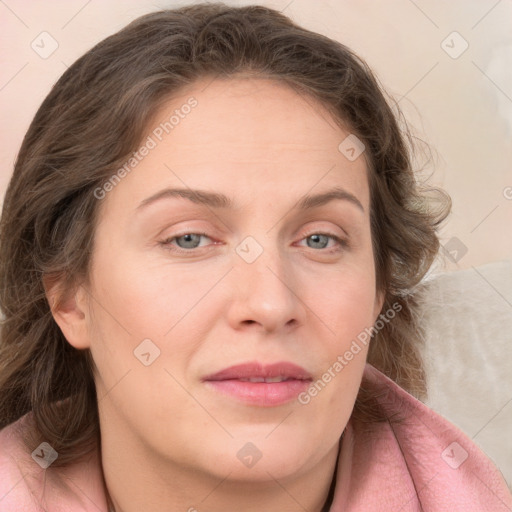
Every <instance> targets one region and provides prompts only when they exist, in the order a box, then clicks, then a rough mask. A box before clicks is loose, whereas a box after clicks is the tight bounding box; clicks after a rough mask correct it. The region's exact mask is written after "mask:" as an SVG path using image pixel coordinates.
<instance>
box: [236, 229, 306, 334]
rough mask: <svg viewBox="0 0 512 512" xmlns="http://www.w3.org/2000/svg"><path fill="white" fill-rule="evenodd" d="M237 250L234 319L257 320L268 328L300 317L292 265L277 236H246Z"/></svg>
mask: <svg viewBox="0 0 512 512" xmlns="http://www.w3.org/2000/svg"><path fill="white" fill-rule="evenodd" d="M260 240H261V242H260ZM235 251H236V253H237V254H236V258H235V269H234V270H235V272H234V275H235V279H236V280H237V283H236V289H237V290H238V293H237V296H236V299H235V301H236V304H234V312H235V313H234V318H232V320H234V321H235V322H236V323H237V324H239V323H240V322H245V323H253V322H256V323H258V324H260V325H262V326H263V327H264V328H265V329H266V330H275V329H278V328H279V327H280V326H284V325H286V324H288V323H291V321H293V320H295V321H297V320H299V317H300V316H301V311H300V307H301V306H300V301H299V300H298V298H297V296H296V294H295V291H294V288H295V286H296V283H294V279H293V267H292V266H291V265H289V264H288V263H287V261H286V254H285V253H284V252H283V251H282V249H281V247H280V246H279V244H278V243H277V240H276V237H273V236H264V235H258V239H256V237H254V236H247V237H246V238H244V239H243V240H242V242H241V243H240V244H239V245H238V246H237V247H236V249H235Z"/></svg>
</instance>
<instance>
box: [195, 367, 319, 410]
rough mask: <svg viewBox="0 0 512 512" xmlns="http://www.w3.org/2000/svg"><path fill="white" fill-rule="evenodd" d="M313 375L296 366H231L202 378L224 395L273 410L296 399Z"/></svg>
mask: <svg viewBox="0 0 512 512" xmlns="http://www.w3.org/2000/svg"><path fill="white" fill-rule="evenodd" d="M311 380H312V379H311V375H310V374H309V373H308V372H307V371H306V370H305V369H304V368H302V367H300V366H297V365H296V364H293V363H288V362H279V363H274V364H270V365H263V364H261V363H258V362H251V363H246V364H240V365H236V366H230V367H229V368H226V369H224V370H222V371H220V372H217V373H215V374H213V375H209V376H207V377H205V378H204V379H203V381H204V382H206V383H207V385H209V386H210V387H212V388H213V389H215V390H216V391H219V392H221V393H223V394H226V395H230V396H232V397H233V398H236V399H238V400H241V401H243V402H246V403H250V404H253V405H259V406H263V407H273V406H277V405H281V404H284V403H286V402H289V401H290V400H293V399H294V398H295V397H296V396H297V395H298V394H299V393H301V392H302V391H305V390H306V389H307V388H308V386H309V385H310V383H311Z"/></svg>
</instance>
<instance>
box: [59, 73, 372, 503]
mask: <svg viewBox="0 0 512 512" xmlns="http://www.w3.org/2000/svg"><path fill="white" fill-rule="evenodd" d="M191 96H194V98H196V99H197V101H198V104H197V106H196V107H195V108H194V109H193V110H192V111H191V112H190V114H188V115H187V116H185V117H184V118H183V119H181V120H180V123H179V124H178V125H177V126H176V127H175V128H174V129H173V130H172V132H171V133H169V134H167V135H165V136H164V138H163V140H162V141H161V142H159V143H158V145H157V147H156V148H154V149H152V150H151V151H150V152H149V154H148V155H147V156H145V158H144V159H143V160H142V161H141V162H140V163H139V164H138V165H137V167H136V168H135V169H134V170H133V171H131V173H129V174H128V175H127V176H126V177H125V178H123V179H122V181H121V182H120V183H119V184H118V185H117V186H116V187H115V188H114V189H113V190H112V191H110V192H109V193H108V194H107V195H106V197H105V198H104V199H102V200H101V204H100V205H98V206H99V207H100V208H101V210H100V217H99V222H98V224H97V227H96V235H95V244H94V248H93V253H92V265H91V274H90V279H89V282H88V284H87V285H86V284H82V285H81V286H79V287H78V288H77V290H76V293H74V295H73V296H72V297H70V298H69V300H67V301H66V302H64V303H63V305H62V307H61V308H60V309H59V310H57V311H54V317H55V319H56V321H57V323H58V324H59V326H60V328H61V329H62V331H63V333H64V335H65V336H66V338H67V340H68V341H69V343H70V344H71V345H73V346H74V347H76V348H79V349H84V348H89V349H90V350H91V352H92V355H93V359H94V361H95V364H96V366H97V374H96V377H95V380H96V385H97V392H98V400H99V412H100V427H101V437H102V449H101V459H102V465H103V471H104V476H105V482H106V487H107V489H108V492H109V494H110V496H111V498H112V500H113V502H114V504H115V507H116V511H118V512H119V511H123V512H135V511H140V510H151V511H153V512H163V511H169V510H183V511H187V510H189V511H192V510H197V511H199V512H201V511H203V510H208V511H209V512H217V511H218V512H220V511H223V512H225V511H233V510H245V511H248V512H251V511H256V510H258V511H261V510H265V511H268V512H272V511H280V512H283V511H290V512H291V511H299V510H300V511H302V510H304V509H307V510H310V511H320V510H321V508H322V505H323V503H324V502H325V499H326V497H327V493H328V490H329V486H330V484H331V480H332V475H333V471H334V468H335V463H336V457H337V451H338V441H339V438H340V436H341V434H342V432H343V430H344V428H345V426H346V424H347V421H348V419H349V417H350V414H351V412H352V408H353V406H354V402H355V398H356V394H357V391H358V388H359V385H360V381H361V378H362V372H363V369H364V365H365V361H366V355H367V349H363V350H362V351H361V352H360V353H359V354H358V355H356V356H355V357H354V359H353V360H352V361H350V363H349V364H348V365H347V366H346V367H345V368H344V369H343V371H341V372H340V373H339V374H337V375H336V377H335V378H333V379H332V380H331V382H329V384H328V385H327V386H326V387H325V388H324V389H323V390H322V391H321V392H320V393H318V395H317V396H316V397H314V398H312V399H311V401H310V402H309V403H308V404H307V405H302V404H301V403H299V402H298V400H293V401H291V402H289V403H286V404H284V405H280V406H276V407H259V406H254V405H247V404H245V403H242V402H240V401H237V400H235V399H234V398H231V397H228V396H225V395H221V394H219V393H218V392H216V391H214V390H212V389H210V388H209V387H208V386H207V385H205V383H204V382H203V381H202V378H203V377H205V376H206V375H208V374H211V373H213V372H216V371H220V370H222V369H224V368H226V367H228V366H231V365H234V364H239V363H243V362H248V361H261V362H263V363H273V362H277V361H291V362H293V363H295V364H298V365H300V366H302V367H304V368H305V369H306V370H307V371H309V372H310V373H311V374H312V376H313V380H317V379H319V378H321V376H322V374H323V373H324V372H325V371H326V369H327V368H329V367H331V366H332V365H333V363H334V362H335V361H336V359H337V357H338V356H339V355H341V354H344V353H345V351H346V350H348V348H349V347H350V344H351V341H352V340H353V339H355V337H356V336H357V334H358V333H360V332H361V331H363V330H364V328H365V327H369V326H371V325H372V324H373V323H374V321H375V319H376V318H377V316H378V314H379V313H380V310H381V307H382V297H381V296H380V294H377V293H376V283H375V269H374V261H373V251H372V240H371V234H370V216H369V212H370V210H369V189H368V181H367V174H366V173H367V168H366V162H365V160H364V157H359V158H357V159H356V160H354V161H352V162H351V161H349V160H348V159H347V158H345V156H344V155H343V154H342V153H341V152H340V151H339V150H338V145H339V144H340V143H341V142H342V141H343V140H344V139H345V137H346V136H347V135H348V134H349V133H350V132H349V131H348V130H347V131H344V130H342V129H341V128H339V126H337V125H336V124H335V122H334V120H333V119H332V118H330V117H329V114H328V113H327V112H326V111H324V109H323V108H322V106H321V105H320V104H318V103H317V102H316V101H315V100H313V99H311V98H307V97H305V96H302V95H298V94H297V93H296V92H294V91H293V90H292V89H290V88H289V87H287V86H286V85H284V84H281V83H278V82H275V81H271V80H267V79H254V78H253V79H248V78H232V79H230V80H227V81H222V80H215V81H213V82H211V80H208V81H200V82H197V83H196V84H195V85H194V86H193V87H190V88H189V89H187V90H186V91H183V92H182V94H180V95H179V96H177V97H175V98H173V100H172V101H169V102H167V103H166V104H165V105H163V107H162V108H161V110H160V111H159V113H158V116H157V118H156V122H154V123H153V124H152V125H151V127H149V128H148V131H147V134H151V130H152V129H153V128H154V127H155V126H156V125H157V124H158V122H160V121H162V120H165V119H169V117H170V116H171V115H172V113H173V111H174V110H175V109H176V108H180V106H181V105H183V104H184V103H186V101H187V99H188V98H190V97H191ZM167 187H169V188H192V189H201V190H207V191H215V192H220V193H223V194H225V195H227V196H228V197H229V198H231V199H232V200H233V201H235V203H237V206H238V208H234V209H231V208H212V207H206V206H202V205H199V204H195V203H193V202H191V201H189V200H187V199H185V198H179V197H174V198H167V199H162V200H160V201H156V202H154V203H152V204H150V205H148V206H147V207H145V208H142V209H139V210H137V207H138V205H139V204H140V203H141V202H142V201H144V200H145V199H147V198H148V197H150V196H152V195H154V194H155V193H157V192H159V191H160V190H162V189H164V188H167ZM333 187H342V188H343V189H345V190H346V191H348V192H349V193H351V194H353V196H355V197H356V198H357V200H358V201H359V202H360V203H361V205H362V207H363V209H360V208H359V207H358V206H357V205H355V204H354V203H352V202H350V201H348V200H333V201H330V202H328V203H327V204H324V205H322V206H320V207H316V208H312V209H309V210H306V211H295V210H294V209H293V207H294V205H295V203H296V202H297V201H298V200H299V198H301V197H302V196H304V195H306V194H316V193H320V192H324V191H326V190H329V189H331V188H333ZM197 232H199V233H202V232H204V233H206V234H207V236H206V237H192V240H190V239H187V238H186V237H185V239H184V238H173V237H179V236H182V235H185V234H186V233H197ZM318 233H327V234H329V235H331V236H338V237H340V238H341V239H345V240H347V243H348V245H346V246H345V245H340V244H339V243H337V242H336V240H335V239H334V238H329V237H319V238H318V237H315V236H311V235H315V234H318ZM248 236H251V237H253V239H255V240H256V241H257V242H258V244H259V245H260V246H261V248H262V250H263V252H262V254H261V255H260V256H259V257H258V258H257V259H256V260H255V261H254V262H253V263H250V264H249V263H247V262H246V261H245V260H244V259H242V258H241V257H240V256H239V254H238V253H237V252H236V250H235V249H236V248H237V246H238V245H239V244H240V243H241V242H242V241H243V240H244V239H245V238H246V237H248ZM166 241H167V242H166ZM178 244H179V245H178ZM191 247H192V249H191ZM180 248H181V249H182V251H183V252H181V253H180V252H178V251H179V249H180ZM186 251H188V252H186ZM185 252H186V253H185ZM50 295H51V292H50ZM147 338H149V339H151V340H152V342H153V343H154V344H155V345H156V346H157V347H158V348H159V350H160V356H159V357H158V358H156V359H155V360H154V362H152V364H150V365H149V366H144V365H143V364H142V363H141V362H140V361H139V360H138V359H137V358H136V357H135V356H134V350H135V349H136V347H137V346H138V345H139V344H140V343H141V341H142V340H144V339H147ZM247 442H251V443H253V444H254V445H255V446H256V447H257V448H258V450H259V451H260V452H261V454H262V457H261V459H260V460H259V461H258V462H257V463H256V464H255V465H254V466H253V467H251V468H249V467H246V466H245V465H244V464H242V463H241V461H240V460H239V458H238V457H237V452H238V451H239V450H240V449H241V448H242V447H243V446H244V445H245V444H246V443H247ZM341 478H343V475H341Z"/></svg>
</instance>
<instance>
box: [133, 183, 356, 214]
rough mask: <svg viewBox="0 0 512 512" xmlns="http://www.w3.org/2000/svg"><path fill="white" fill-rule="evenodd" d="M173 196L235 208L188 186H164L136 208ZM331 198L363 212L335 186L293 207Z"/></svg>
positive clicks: (317, 204) (223, 199)
mask: <svg viewBox="0 0 512 512" xmlns="http://www.w3.org/2000/svg"><path fill="white" fill-rule="evenodd" d="M174 197H181V198H184V199H188V200H189V201H191V202H193V203H196V204H200V205H204V206H209V207H210V208H235V204H234V202H233V201H232V200H231V199H230V198H229V197H227V196H226V195H224V194H221V193H218V192H209V191H206V190H197V189H195V190H194V189H190V188H166V189H163V190H160V191H159V192H157V193H156V194H153V195H152V196H150V197H148V198H146V199H144V200H143V201H142V202H141V203H140V204H139V206H137V209H136V210H137V211H138V210H142V209H144V208H146V207H147V206H149V205H150V204H153V203H155V202H157V201H160V200H162V199H170V198H174ZM333 200H341V201H347V202H349V203H351V204H353V205H355V206H357V208H359V209H360V210H361V211H362V212H364V208H363V205H362V204H361V202H360V201H359V199H357V197H356V196H355V195H353V194H352V193H350V192H349V191H348V190H345V189H343V188H341V187H335V188H333V189H330V190H327V191H325V192H322V193H319V194H314V195H306V196H303V197H301V198H300V199H299V200H298V201H297V203H296V205H295V206H294V209H295V210H308V209H311V208H318V207H320V206H323V205H325V204H327V203H329V202H331V201H333Z"/></svg>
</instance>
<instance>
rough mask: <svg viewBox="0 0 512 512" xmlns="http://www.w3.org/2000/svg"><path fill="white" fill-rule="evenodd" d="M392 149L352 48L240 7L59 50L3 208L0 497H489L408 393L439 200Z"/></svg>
mask: <svg viewBox="0 0 512 512" xmlns="http://www.w3.org/2000/svg"><path fill="white" fill-rule="evenodd" d="M406 142H407V136H406V135H404V134H403V133H402V132H401V131H400V129H399V127H398V123H397V120H396V118H395V117H394V115H393V113H392V111H391V109H390V107H389V106H388V104H387V103H386V100H385V98H384V96H383V93H382V92H381V90H380V89H379V86H378V84H377V82H376V80H375V78H374V77H373V75H372V73H371V71H370V70H369V69H368V67H367V66H366V64H365V63H364V62H362V61H361V60H360V59H359V58H357V57H356V56H355V55H354V54H352V53H351V52H350V50H348V49H347V48H346V47H344V46H343V45H341V44H339V43H337V42H334V41H332V40H329V39H327V38H325V37H323V36H321V35H318V34H315V33H312V32H309V31H307V30H304V29H302V28H300V27H298V26H296V25H295V24H293V23H292V22H291V21H290V20H289V19H287V18H286V17H285V16H283V15H282V14H280V13H279V12H277V11H273V10H271V9H267V8H263V7H259V6H252V7H244V8H232V7H227V6H225V5H222V4H204V5H196V6H194V7H184V8H181V9H176V10H166V11H161V12H156V13H153V14H149V15H146V16H143V17H141V18H139V19H138V20H136V21H134V22H133V23H131V24H130V25H129V26H128V27H126V28H125V29H123V30H121V31H120V32H118V33H117V34H114V35H113V36H111V37H109V38H107V39H106V40H104V41H102V42H101V43H99V44H98V45H97V46H96V47H95V48H93V49H92V50H90V51H89V52H88V53H86V54H85V55H84V56H83V57H82V58H80V59H79V60H78V61H77V62H76V63H75V64H74V65H73V66H71V67H70V68H69V69H68V70H67V71H66V73H65V74H64V75H63V76H62V78H61V79H60V80H59V81H58V82H57V84H56V85H55V86H54V88H53V90H52V91H51V93H50V94H49V95H48V97H47V98H46V100H45V101H44V102H43V104H42V106H41V108H40V109H39V111H38V113H37V114H36V116H35V119H34V121H33V123H32V125H31V126H30V128H29V131H28V133H27V135H26V137H25V140H24V141H23V145H22V148H21V150H20V153H19V156H18V160H17V163H16V167H15V170H14V174H13V177H12V180H11V183H10V186H9V189H8V192H7V195H6V198H5V203H4V209H3V214H2V227H1V249H0V254H1V256H0V258H1V283H2V288H1V306H2V310H3V312H4V315H5V320H4V323H3V326H2V338H1V357H0V361H1V363H0V364H1V367H0V410H1V411H2V418H1V422H0V427H3V430H2V431H1V433H0V444H1V446H2V455H1V458H0V472H1V478H0V482H1V483H0V510H1V511H6V510H30V511H32V510H34V511H35V510H48V511H57V510H66V511H82V510H91V511H92V510H96V511H97V510H101V511H109V510H115V511H116V512H121V511H122V512H131V511H141V510H142V511H146V510H147V511H152V512H153V511H154V512H158V511H164V510H165V511H169V510H172V511H179V510H183V511H187V510H188V511H189V512H192V511H196V510H197V511H203V510H208V511H231V510H245V511H253V510H265V511H274V510H275V511H277V510H279V511H298V510H308V511H315V512H320V511H328V510H330V511H333V512H334V511H336V512H338V511H344V512H345V511H355V510H358V511H359V510H370V511H375V510H382V511H389V510H403V511H405V510H407V511H408V510H411V511H412V510H425V511H434V510H436V511H437V510H447V509H449V510H465V511H467V510H492V511H497V510H510V509H511V508H512V500H511V496H510V493H509V492H508V490H507V488H506V486H505V484H504V482H503V479H502V478H501V476H500V474H499V472H498V471H497V470H496V469H495V468H494V466H493V465H492V463H491V462H490V461H489V460H488V459H487V458H486V457H485V456H484V455H483V454H482V453H481V452H480V450H479V449H478V448H477V447H476V446H475V445H473V444H472V443H471V441H470V440H469V439H468V438H467V437H466V436H465V435H464V434H462V433H461V432H460V431H459V430H457V429H456V428H455V427H453V426H451V425H450V424H449V423H448V422H446V421H445V420H444V419H442V418H440V417H439V416H437V415H436V414H434V413H433V412H432V411H430V410H429V409H427V408H426V407H425V406H424V405H423V404H422V403H421V402H419V401H418V400H417V399H416V398H414V397H413V395H415V396H417V397H422V396H424V391H425V376H424V372H423V366H422V362H421V358H420V356H419V343H420V340H421V333H420V332H419V329H418V326H417V323H416V320H415V318H416V316H415V313H416V301H415V298H414V295H413V294H412V290H413V289H415V287H416V286H417V285H418V284H419V283H420V281H421V279H422V277H423V276H424V274H425V272H426V271H427V270H428V268H429V266H430V264H431V262H432V260H433V258H434V257H435V255H436V252H437V249H438V239H437V236H436V229H437V227H438V226H439V224H440V222H441V221H442V220H443V219H444V218H445V216H446V214H447V209H448V206H447V200H446V198H444V196H442V195H441V196H440V197H441V202H440V203H439V208H437V210H436V209H434V208H433V207H432V205H429V204H428V203H427V201H426V199H425V198H424V196H423V195H422V193H421V190H420V188H419V186H418V185H417V183H416V181H415V177H414V174H413V171H412V168H411V162H410V154H409V151H408V146H407V144H406Z"/></svg>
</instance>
